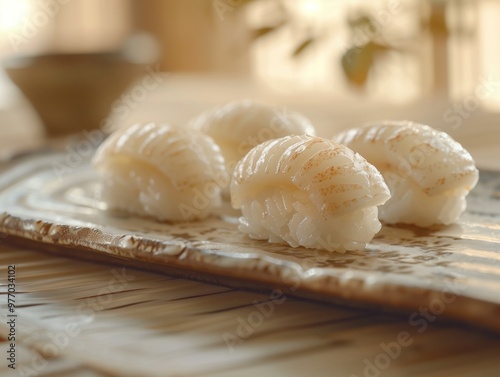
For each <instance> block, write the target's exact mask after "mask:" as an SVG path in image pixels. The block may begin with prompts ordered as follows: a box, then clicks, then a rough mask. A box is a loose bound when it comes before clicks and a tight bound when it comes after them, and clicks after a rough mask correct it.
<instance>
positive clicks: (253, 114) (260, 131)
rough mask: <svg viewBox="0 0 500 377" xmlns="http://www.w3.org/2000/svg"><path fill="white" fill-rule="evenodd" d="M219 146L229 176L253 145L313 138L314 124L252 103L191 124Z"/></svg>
mask: <svg viewBox="0 0 500 377" xmlns="http://www.w3.org/2000/svg"><path fill="white" fill-rule="evenodd" d="M190 125H191V127H193V128H194V129H197V130H200V131H202V132H204V133H206V134H207V135H209V136H210V137H212V138H213V139H214V140H215V142H216V143H217V144H218V145H219V147H220V148H221V151H222V155H223V156H224V159H225V161H226V167H227V171H228V173H229V174H232V172H233V169H234V166H235V165H236V163H237V162H238V161H239V160H240V159H241V158H243V156H245V154H247V152H248V151H249V150H250V149H252V148H253V147H254V146H256V145H258V144H260V143H262V142H264V141H267V140H271V139H276V138H279V137H283V136H287V135H302V134H308V135H314V134H315V130H314V127H313V125H312V124H311V122H310V121H309V120H308V119H307V118H305V117H304V116H302V115H300V114H299V113H296V112H292V111H288V110H286V109H280V108H278V107H273V106H270V105H267V104H264V103H260V102H255V101H252V100H240V101H234V102H230V103H228V104H225V105H223V106H220V107H216V108H214V109H210V110H208V111H206V112H204V113H203V114H201V115H200V116H198V117H197V118H196V119H195V120H193V121H192V122H191V123H190Z"/></svg>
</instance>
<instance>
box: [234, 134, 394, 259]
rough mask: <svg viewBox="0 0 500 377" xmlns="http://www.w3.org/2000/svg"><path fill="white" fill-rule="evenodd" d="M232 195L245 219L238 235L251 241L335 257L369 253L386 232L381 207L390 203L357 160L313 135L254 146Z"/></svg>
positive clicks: (375, 175)
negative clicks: (366, 250)
mask: <svg viewBox="0 0 500 377" xmlns="http://www.w3.org/2000/svg"><path fill="white" fill-rule="evenodd" d="M230 189H231V201H232V205H233V207H234V208H237V209H241V211H242V215H243V216H242V217H241V218H240V226H239V229H240V230H241V231H242V232H244V233H248V234H249V236H250V237H251V238H254V239H263V240H268V241H269V242H276V243H288V244H289V245H290V246H292V247H298V246H304V247H306V248H314V249H324V250H328V251H337V252H345V251H346V250H363V249H364V248H365V246H366V243H368V242H370V240H371V239H372V238H373V236H374V235H375V234H376V233H377V232H378V231H379V230H380V228H381V224H380V222H379V220H378V216H377V206H379V205H381V204H383V203H384V202H385V201H386V200H387V199H389V196H390V194H389V189H388V188H387V185H386V184H385V182H384V179H383V177H382V175H381V174H380V173H379V172H378V171H377V169H375V168H374V167H373V166H372V165H370V164H369V163H368V162H367V161H366V160H365V159H364V158H363V157H361V156H360V155H359V154H357V153H354V152H353V151H351V150H350V149H349V148H347V147H345V146H343V145H340V144H337V143H334V142H333V141H331V140H328V139H323V138H319V137H313V136H308V135H299V136H286V137H283V138H279V139H275V140H269V141H266V142H264V143H262V144H260V145H258V146H256V147H254V148H253V149H252V150H251V151H250V152H249V153H248V154H247V155H246V156H245V157H244V158H243V159H242V160H240V162H239V163H238V164H237V166H236V168H235V171H234V174H233V177H232V180H231V186H230Z"/></svg>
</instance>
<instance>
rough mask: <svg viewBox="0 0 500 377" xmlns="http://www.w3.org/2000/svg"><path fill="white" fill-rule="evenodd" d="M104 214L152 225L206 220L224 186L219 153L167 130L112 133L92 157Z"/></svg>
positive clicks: (204, 141)
mask: <svg viewBox="0 0 500 377" xmlns="http://www.w3.org/2000/svg"><path fill="white" fill-rule="evenodd" d="M93 164H94V166H95V167H96V168H97V169H98V170H99V172H100V174H101V177H102V185H103V188H102V198H103V199H104V201H105V202H106V203H107V205H108V207H109V208H113V209H120V210H125V211H127V212H130V213H134V214H137V215H142V216H151V217H154V218H156V219H158V220H161V221H163V220H168V221H191V220H196V219H202V218H205V217H207V216H208V215H209V214H210V213H211V211H212V210H213V209H214V208H215V207H217V206H219V204H220V203H221V190H222V188H224V187H225V186H227V184H228V183H229V176H228V175H227V173H226V170H225V167H224V159H223V157H222V155H221V153H220V150H219V147H218V146H217V145H216V144H215V142H214V141H213V140H212V139H211V138H210V137H209V136H207V135H205V134H202V133H201V132H196V131H193V130H187V129H181V128H178V127H174V126H172V125H170V124H156V123H149V124H135V125H134V126H132V127H129V128H124V129H120V130H118V131H115V132H114V133H113V134H112V135H111V136H110V137H109V138H108V139H106V140H105V141H104V142H103V143H102V144H101V146H100V147H99V149H98V150H97V152H96V155H95V156H94V159H93Z"/></svg>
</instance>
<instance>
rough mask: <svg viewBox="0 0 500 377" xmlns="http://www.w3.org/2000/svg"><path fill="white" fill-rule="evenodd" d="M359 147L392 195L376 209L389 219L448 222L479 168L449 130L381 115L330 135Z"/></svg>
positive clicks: (457, 213) (424, 224) (459, 209)
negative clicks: (372, 120)
mask: <svg viewBox="0 0 500 377" xmlns="http://www.w3.org/2000/svg"><path fill="white" fill-rule="evenodd" d="M333 140H334V141H335V142H338V143H342V144H344V145H346V146H348V147H349V148H351V149H353V150H354V151H356V152H358V153H360V154H361V155H362V156H363V157H365V158H366V159H367V160H368V161H369V162H370V163H372V164H373V165H375V166H376V167H377V169H378V170H379V171H380V172H381V173H382V174H383V176H384V178H385V180H386V182H387V184H388V186H389V189H390V190H391V199H390V200H389V201H388V202H387V203H385V204H384V205H383V206H382V207H380V209H379V216H380V219H381V220H383V221H385V222H387V223H406V224H414V225H417V226H420V227H428V226H431V225H433V224H451V223H453V222H455V221H456V220H457V219H458V217H459V216H460V215H461V214H462V212H464V211H465V208H466V199H465V197H466V196H467V194H468V193H469V191H470V190H472V189H473V188H474V186H475V185H476V183H477V181H478V178H479V172H478V170H477V169H476V166H475V163H474V160H473V158H472V157H471V155H470V154H469V152H467V151H466V150H465V149H464V148H463V147H462V146H461V145H460V144H459V143H457V142H456V141H455V140H453V139H452V138H451V137H450V136H449V135H448V134H447V133H445V132H441V131H437V130H435V129H433V128H431V127H429V126H426V125H423V124H418V123H414V122H410V121H383V122H378V123H370V124H367V125H365V126H364V127H361V128H357V129H351V130H348V131H345V132H343V133H341V134H340V135H337V136H336V137H334V138H333Z"/></svg>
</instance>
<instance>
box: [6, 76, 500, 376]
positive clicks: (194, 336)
mask: <svg viewBox="0 0 500 377" xmlns="http://www.w3.org/2000/svg"><path fill="white" fill-rule="evenodd" d="M241 97H259V98H264V99H266V100H271V101H273V102H275V103H278V104H282V105H286V106H288V107H290V108H293V109H297V110H300V111H302V112H304V113H305V115H307V116H309V117H310V118H311V119H313V121H314V122H315V123H316V125H317V126H318V129H319V134H320V135H322V136H331V135H332V134H333V133H334V132H336V131H337V130H340V129H342V128H346V127H350V126H354V125H357V124H359V123H361V122H363V121H365V120H370V119H380V118H406V119H412V120H418V121H423V122H427V123H429V124H430V125H433V126H434V127H439V128H442V129H445V130H448V131H449V132H450V133H451V134H452V135H453V136H454V137H455V138H456V139H457V140H459V141H460V142H462V143H463V144H464V145H465V146H466V147H467V148H468V149H469V150H470V151H471V153H472V154H473V155H474V157H475V158H476V159H477V161H478V164H479V166H481V167H484V168H489V169H497V170H498V169H500V167H499V165H498V164H499V161H500V154H499V152H498V148H497V146H498V142H499V141H500V129H499V128H498V126H497V124H498V120H499V118H500V117H499V116H498V115H496V114H489V113H485V112H483V111H480V110H478V111H475V112H472V113H471V114H469V115H470V116H469V117H467V118H464V119H463V122H462V123H461V124H460V126H459V127H452V126H453V125H452V124H449V123H446V122H444V121H443V114H444V112H445V111H447V109H449V108H450V106H451V105H449V104H447V103H446V102H445V101H442V100H439V99H437V100H436V99H433V100H427V101H421V102H419V103H415V104H411V105H405V106H400V107H395V106H387V105H383V106H382V105H380V104H373V103H368V104H362V105H360V104H359V103H356V102H355V101H352V100H346V99H330V98H328V97H326V96H322V97H317V98H312V97H310V96H298V95H295V96H292V95H287V96H285V95H283V94H280V95H278V94H273V93H270V92H269V91H267V90H265V89H262V88H260V87H258V86H255V85H249V84H248V83H246V82H238V81H237V80H236V81H235V80H227V79H225V80H223V79H215V78H203V77H201V78H200V77H191V76H164V77H163V80H162V82H161V84H160V85H159V87H158V88H156V89H155V90H154V91H151V92H150V93H148V96H147V98H145V99H144V100H142V101H140V102H137V103H136V107H134V108H130V109H129V110H130V111H129V112H128V114H127V116H126V117H123V116H121V115H123V114H124V113H123V112H122V113H119V114H118V113H115V114H114V115H113V116H114V117H115V119H116V121H117V122H116V123H117V124H118V125H121V124H126V123H132V122H134V121H136V120H171V121H173V122H177V123H183V122H185V121H186V120H188V119H189V118H191V117H192V116H194V115H196V114H197V113H198V112H199V111H201V110H203V109H204V108H206V107H207V106H211V105H214V104H218V103H223V102H225V101H227V100H230V99H233V98H241ZM5 119H6V118H4V121H3V123H0V148H4V147H5V148H7V147H8V148H9V149H13V145H14V144H15V140H16V139H17V138H18V136H19V135H24V136H23V137H26V136H25V135H40V133H39V128H37V127H39V126H38V125H36V124H34V123H33V124H20V125H19V126H18V127H13V126H12V125H9V124H6V123H8V122H6V121H5ZM1 121H2V118H1V113H0V122H1ZM38 137H39V136H33V137H32V138H31V139H32V140H30V141H29V143H30V145H36V144H37V143H38V142H39V141H38V140H37V138H38ZM2 144H3V145H2ZM0 211H1V209H0ZM9 241H10V240H9V238H5V239H1V240H0V265H1V266H2V267H1V268H0V286H1V292H0V293H1V295H0V297H1V300H2V307H1V312H0V318H1V322H0V339H1V342H0V351H1V352H0V355H2V356H1V362H0V375H1V376H4V375H5V376H22V375H25V376H28V375H32V376H35V375H36V376H126V375H130V376H141V375H144V376H256V375H265V376H268V375H272V376H289V375H298V376H300V375H303V376H306V375H307V376H310V375H317V376H347V377H353V376H359V377H360V376H371V377H377V376H498V375H500V359H499V358H498V355H500V336H499V335H498V334H493V333H490V332H486V331H483V330H479V329H477V328H472V327H466V326H463V325H460V324H456V323H451V322H445V321H443V320H442V319H440V318H439V317H438V318H433V317H429V319H428V320H427V321H424V322H423V323H420V325H419V326H415V325H414V324H412V323H411V320H410V318H409V316H408V315H394V314H387V313H382V312H369V311H362V310H359V309H351V308H348V307H341V306H334V305H326V304H321V303H315V302H310V301H303V300H298V299H293V298H288V297H287V298H286V300H284V301H283V302H282V303H280V304H279V305H274V306H272V310H271V309H269V308H270V306H266V303H269V302H270V296H269V294H266V293H253V292H246V291H237V290H233V289H229V288H226V287H220V286H213V285H209V284H203V283H199V282H193V281H188V280H184V279H175V278H171V277H169V276H166V275H159V274H155V273H150V272H146V271H141V270H135V269H130V268H123V267H121V266H119V265H103V264H96V263H89V262H84V261H81V260H75V259H67V258H64V257H61V256H56V255H52V254H47V253H44V252H41V251H39V250H37V249H36V248H35V247H30V248H26V247H22V246H18V245H15V244H11V243H10V242H9ZM8 265H15V266H16V276H15V278H16V303H15V304H16V314H17V317H16V328H15V331H16V334H15V335H16V342H15V343H16V344H15V346H16V370H12V369H10V368H9V367H8V363H9V362H8V361H7V360H6V357H5V355H7V354H8V350H9V347H10V342H9V341H6V339H7V337H8V335H9V330H10V327H9V325H8V317H7V307H6V303H7V300H6V299H7V295H6V294H5V293H6V291H7V285H6V284H7V266H8ZM499 294H500V293H499ZM259 308H260V309H259ZM266 308H267V310H268V312H265V310H266ZM269 311H272V313H270V314H269ZM259 313H267V314H268V315H267V314H266V315H259ZM499 320H500V319H499Z"/></svg>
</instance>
